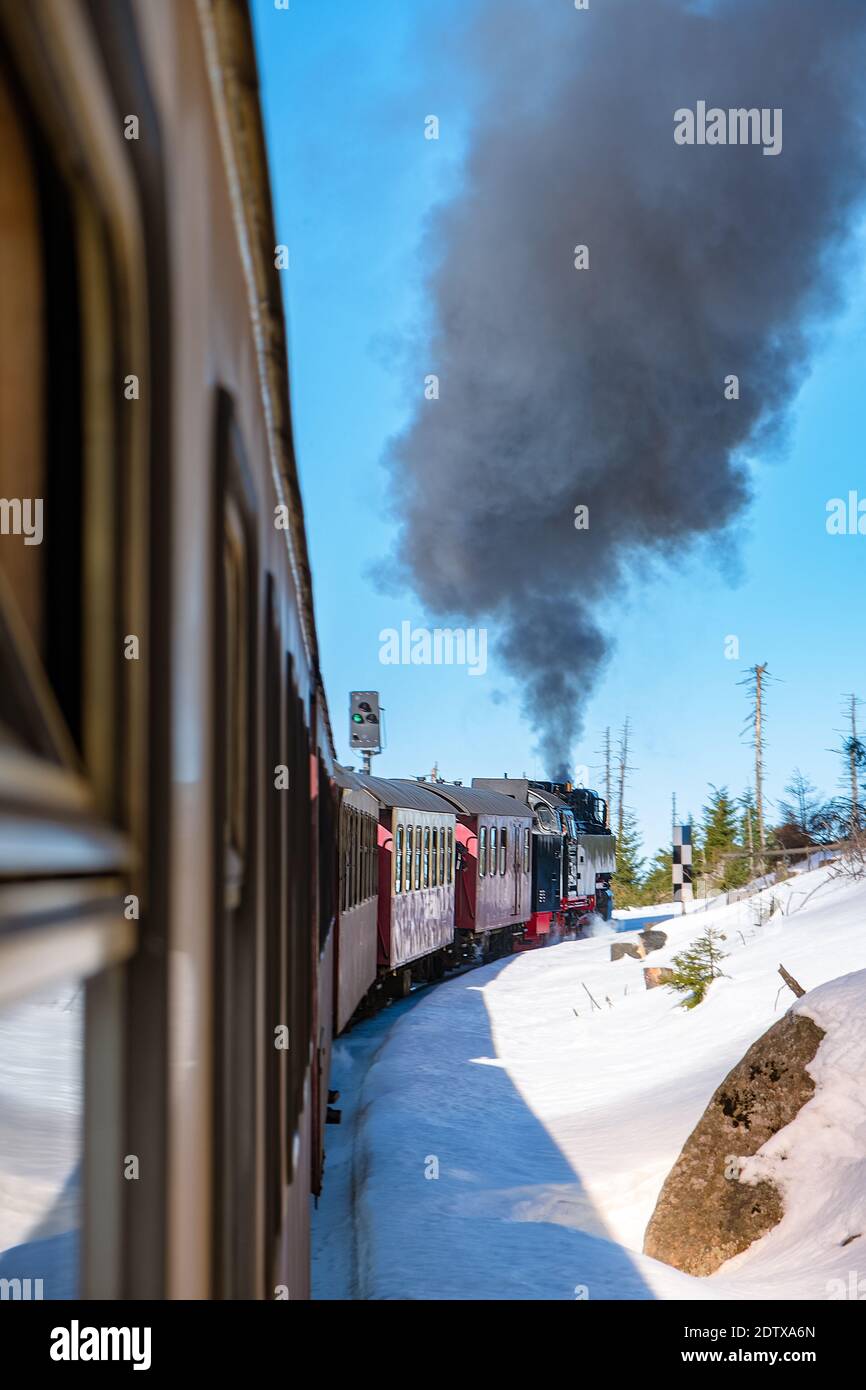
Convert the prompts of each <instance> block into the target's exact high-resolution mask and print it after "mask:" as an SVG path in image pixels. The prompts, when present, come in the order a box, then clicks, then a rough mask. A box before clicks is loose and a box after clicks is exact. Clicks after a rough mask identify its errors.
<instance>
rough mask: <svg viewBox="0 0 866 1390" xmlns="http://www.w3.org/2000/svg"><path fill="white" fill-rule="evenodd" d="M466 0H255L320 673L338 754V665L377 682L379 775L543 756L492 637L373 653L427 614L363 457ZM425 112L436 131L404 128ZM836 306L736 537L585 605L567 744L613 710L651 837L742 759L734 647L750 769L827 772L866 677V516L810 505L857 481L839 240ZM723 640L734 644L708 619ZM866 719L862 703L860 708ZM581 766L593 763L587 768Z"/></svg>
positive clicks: (406, 280)
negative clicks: (386, 583) (755, 692)
mask: <svg viewBox="0 0 866 1390" xmlns="http://www.w3.org/2000/svg"><path fill="white" fill-rule="evenodd" d="M473 3H474V0H437V3H436V4H435V5H428V4H424V3H421V2H420V0H419V3H417V4H416V3H407V0H362V3H356V0H291V8H290V9H289V10H288V11H284V10H277V9H276V8H275V6H274V3H273V0H254V4H253V13H254V20H255V24H256V37H257V43H258V48H259V62H260V69H261V74H260V75H261V83H262V91H263V103H264V113H265V127H266V135H267V140H268V147H269V158H270V164H271V178H272V184H273V192H274V203H275V216H276V222H277V235H278V240H279V241H280V242H284V243H286V244H287V245H288V246H289V248H290V254H291V269H290V270H289V271H288V272H285V273H284V275H283V284H284V293H285V302H286V311H287V316H288V321H289V337H290V354H291V390H292V402H293V412H294V425H295V436H296V448H297V455H298V463H299V469H300V476H301V485H302V489H303V495H304V504H305V509H306V521H307V531H308V537H309V544H310V550H311V556H312V564H313V578H314V588H315V597H316V610H317V620H318V627H319V639H320V646H321V651H322V664H323V672H324V679H325V685H326V689H327V693H328V698H329V703H330V706H331V714H332V719H333V722H334V726H335V732H336V736H337V743H338V753H339V755H340V756H341V757H342V758H343V759H344V761H347V762H352V757H351V755H350V752H349V749H348V742H347V707H348V692H349V690H350V689H378V690H380V691H381V697H382V703H383V705H384V706H385V707H386V711H387V713H386V727H387V736H388V748H387V750H386V752H385V753H383V754H382V756H381V757H379V758H378V759H377V760H376V765H375V770H376V771H377V772H379V773H380V774H381V775H383V776H388V775H393V776H397V775H400V776H411V775H414V774H416V773H421V772H427V771H429V770H430V768H431V767H432V765H433V763H434V762H438V764H439V768H440V771H441V772H442V773H443V775H445V776H447V777H449V778H462V779H463V780H465V781H468V780H469V779H471V777H472V776H473V775H501V774H502V773H504V772H508V773H510V774H512V775H520V774H521V773H523V772H524V771H525V772H527V773H528V774H529V775H539V776H540V775H543V769H542V767H541V764H540V763H539V762H538V760H537V758H536V756H535V754H534V752H533V745H534V737H533V733H532V730H531V729H530V728H529V726H528V724H527V723H526V721H525V720H524V719H523V718H522V717H521V714H520V707H519V706H520V701H519V692H518V691H517V690H516V689H515V686H514V683H513V681H512V680H511V679H510V677H509V676H508V673H507V672H506V671H505V669H504V668H503V667H502V665H501V663H499V662H498V661H497V658H496V656H495V653H493V652H492V651H491V653H490V655H489V658H488V671H487V674H486V675H485V676H483V677H477V678H475V677H470V676H469V675H468V673H467V672H466V671H465V670H464V669H459V668H454V667H452V668H448V667H432V666H430V667H424V666H383V665H381V664H380V662H379V648H380V643H379V632H380V630H381V629H384V628H399V626H400V624H401V622H403V621H404V620H407V619H408V620H410V621H412V622H413V624H416V625H421V624H425V623H426V624H427V625H429V626H434V625H435V622H436V617H435V615H429V614H425V612H424V611H423V609H422V607H421V605H420V604H419V603H418V601H417V600H416V599H414V597H413V596H412V595H410V594H383V593H382V592H381V591H380V590H379V589H378V588H377V587H376V584H375V582H374V580H373V579H372V577H371V573H370V571H371V568H372V567H373V566H374V565H375V564H376V562H377V561H379V560H380V559H382V558H383V557H384V556H386V555H387V554H388V552H389V549H390V545H391V540H392V533H393V522H392V520H391V518H390V516H389V514H388V510H387V503H388V496H387V484H388V480H387V476H386V474H385V471H384V469H383V468H382V464H381V460H382V455H383V452H384V449H385V446H386V443H387V441H388V439H389V437H390V436H391V435H393V434H394V432H395V431H396V430H398V429H399V427H400V426H401V424H402V423H403V422H404V421H405V420H406V418H407V416H408V413H409V410H410V408H411V405H412V402H410V401H409V400H407V398H406V397H405V394H404V390H403V374H402V372H401V371H400V370H399V369H398V353H399V345H400V342H401V335H403V334H405V333H406V332H407V331H408V330H410V329H412V328H414V327H415V326H416V325H417V324H418V323H419V322H421V323H422V324H423V322H424V315H425V303H424V298H423V285H422V278H423V271H424V266H423V263H422V261H421V258H420V254H419V244H420V241H421V237H422V233H423V230H424V226H425V219H426V217H427V215H428V214H429V212H430V210H431V209H432V207H433V206H434V205H435V204H436V203H437V202H438V201H440V200H442V199H445V198H447V197H449V195H451V194H453V192H454V190H455V189H456V188H457V187H458V185H459V180H460V170H461V157H462V154H463V151H464V149H465V144H466V140H467V131H468V129H469V126H470V120H471V104H472V94H473V90H474V88H475V87H476V86H477V84H478V83H479V82H480V81H481V80H483V73H472V72H471V71H466V70H465V69H464V68H463V67H462V66H461V62H460V56H461V55H460V44H459V32H460V24H461V22H462V21H463V20H465V18H466V16H467V15H468V14H469V13H470V12H471V10H472V8H473ZM430 113H435V114H437V115H438V116H439V118H440V121H441V123H442V132H441V138H440V139H439V141H425V140H424V138H423V128H424V118H425V116H426V115H428V114H430ZM847 289H848V295H847V305H846V308H845V309H844V311H843V312H842V313H841V315H840V316H839V317H838V318H837V319H836V320H835V321H834V322H833V323H832V324H831V325H830V326H829V328H828V329H827V330H825V332H824V334H823V336H822V339H821V341H820V343H816V347H815V352H814V354H813V359H812V364H811V373H810V375H809V376H808V377H807V378H805V379H804V382H803V385H802V389H801V391H800V394H799V397H798V399H797V402H796V404H795V407H794V411H793V414H792V428H791V431H790V433H789V437H788V440H787V444H786V447H785V449H784V451H781V452H779V453H777V455H776V456H775V457H773V458H771V459H764V458H760V459H755V460H754V461H753V485H754V492H755V499H754V503H753V505H752V506H751V508H750V509H749V510H748V512H747V513H746V514H745V515H744V516H743V518H742V519H741V521H740V523H739V527H738V529H737V531H735V533H734V539H735V542H736V553H735V554H734V555H731V554H729V553H728V552H727V550H726V549H725V548H724V547H723V546H721V545H720V544H716V543H711V544H710V545H708V546H707V547H706V548H705V549H704V550H703V551H701V552H699V553H692V554H690V555H687V556H683V555H680V554H677V553H676V551H675V550H674V551H673V553H672V554H671V556H670V564H669V565H668V566H665V567H664V568H662V567H656V568H655V569H654V570H653V571H650V570H648V569H647V568H646V562H644V561H641V562H640V564H639V565H637V566H636V569H635V572H634V573H633V575H632V578H631V582H630V584H629V586H628V589H627V590H626V591H625V592H624V593H619V594H617V595H616V596H615V597H613V598H612V600H611V602H610V604H609V605H608V608H607V611H606V612H605V613H604V614H603V618H604V621H605V623H606V625H607V626H608V628H609V630H610V631H611V632H613V633H615V634H616V650H615V652H614V655H613V657H612V659H611V661H610V662H609V664H608V667H607V669H606V671H605V672H604V674H603V675H602V678H601V679H600V680H599V681H598V683H597V685H596V687H595V690H594V692H593V694H592V697H591V699H590V702H589V706H588V711H587V719H586V733H585V737H584V739H583V740H582V742H581V744H580V745H579V746H578V747H577V748H575V749H574V750H573V758H572V762H573V764H574V765H576V766H577V765H581V764H583V765H587V766H588V767H590V768H594V767H596V766H597V765H598V763H599V761H600V759H599V753H598V750H600V748H601V746H602V738H603V731H604V728H605V726H606V725H608V724H609V725H611V726H612V728H613V730H614V731H615V732H616V731H617V730H618V729H619V727H620V725H621V724H622V721H623V719H624V718H625V716H626V715H628V716H629V717H630V720H631V725H632V730H633V736H632V761H633V763H634V765H635V771H634V773H633V775H632V777H631V781H630V787H629V791H628V794H627V801H628V803H629V804H630V805H631V806H632V807H633V809H634V810H635V811H636V813H637V815H638V818H639V821H640V825H641V830H642V833H643V836H644V845H645V850H646V851H647V853H651V852H653V851H654V850H655V848H656V847H657V846H658V845H660V844H662V843H667V842H668V841H669V824H670V798H671V793H672V792H676V794H677V799H678V804H679V807H680V809H681V811H682V812H683V813H685V812H687V811H688V810H692V811H693V812H694V813H695V814H697V813H698V812H699V811H700V808H701V806H702V805H703V803H704V801H705V799H706V795H707V789H708V785H709V784H710V783H715V784H717V785H722V784H727V785H728V786H729V787H730V789H731V790H732V791H733V792H734V793H736V794H739V793H740V792H741V791H743V790H744V789H745V788H746V786H747V785H749V783H750V782H751V778H752V773H751V758H752V754H751V750H750V749H749V747H748V746H747V744H746V743H745V741H743V740H742V738H741V729H742V726H743V723H744V720H745V718H746V714H747V708H748V699H747V695H746V692H745V691H744V689H743V688H742V687H740V686H739V685H738V682H739V681H741V680H742V679H743V676H744V672H745V669H746V668H747V667H748V666H750V665H753V664H754V663H755V662H764V661H766V662H768V663H769V666H770V670H771V672H772V674H773V675H774V676H775V677H776V678H777V679H776V680H775V681H774V682H772V683H771V684H770V686H769V689H768V728H767V732H768V747H767V754H766V763H767V790H768V794H769V796H770V797H771V798H772V799H775V798H778V797H779V796H780V795H782V789H783V787H784V784H785V782H786V781H787V780H788V777H789V775H790V772H791V770H792V768H793V767H794V766H797V765H798V766H800V767H801V768H802V769H803V771H804V772H806V773H807V774H808V775H809V776H810V777H811V779H812V780H813V781H814V782H816V783H817V784H818V786H819V788H820V789H822V790H824V791H827V792H832V791H833V790H835V788H836V784H837V780H838V773H839V760H838V758H836V757H834V755H833V753H832V752H831V751H830V750H831V749H832V748H833V746H834V745H835V744H837V743H838V736H837V734H836V733H835V731H836V730H838V729H839V728H840V727H841V723H842V715H841V707H842V697H843V695H844V694H845V693H846V692H848V691H852V690H853V691H857V692H858V693H859V694H861V695H863V696H864V697H866V644H864V641H863V621H862V605H863V595H864V577H866V536H830V535H828V534H827V531H826V527H825V520H826V504H827V501H828V499H829V498H831V497H837V496H841V497H846V496H847V494H848V492H849V490H851V489H858V490H859V493H860V496H861V497H864V496H866V467H864V448H863V440H864V435H866V429H864V426H866V391H864V389H863V382H864V380H866V271H864V258H863V257H861V258H860V259H859V261H856V260H855V264H854V268H853V270H852V274H851V279H850V283H849V285H848V287H847ZM729 635H735V636H736V637H737V638H738V639H739V644H740V655H739V659H738V660H728V659H726V657H725V639H726V637H728V636H729ZM864 723H866V710H864ZM590 781H591V782H593V783H594V784H596V785H598V784H599V783H600V774H594V773H592V774H591V776H590Z"/></svg>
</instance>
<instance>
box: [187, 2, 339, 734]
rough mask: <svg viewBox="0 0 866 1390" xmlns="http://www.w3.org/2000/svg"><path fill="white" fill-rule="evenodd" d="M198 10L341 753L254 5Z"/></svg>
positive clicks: (306, 636)
mask: <svg viewBox="0 0 866 1390" xmlns="http://www.w3.org/2000/svg"><path fill="white" fill-rule="evenodd" d="M198 15H199V24H200V27H201V32H202V39H203V44H204V49H205V56H206V58H207V61H208V76H209V79H210V88H211V97H212V100H213V102H214V106H215V109H216V112H217V129H218V131H219V133H220V143H221V154H222V163H223V167H224V170H225V175H226V178H227V181H228V188H229V197H230V199H231V203H232V212H233V214H234V222H235V229H234V230H235V235H236V237H237V239H238V243H239V246H240V254H241V259H242V262H243V265H244V269H245V275H246V279H247V304H248V312H249V315H250V320H251V322H252V325H253V336H254V340H255V341H256V347H257V351H258V359H257V367H258V374H259V383H258V384H259V389H260V391H261V394H262V397H263V399H264V400H265V402H266V406H265V414H266V419H267V424H268V428H267V439H268V451H269V454H270V464H271V471H272V474H273V476H274V480H275V483H277V490H278V494H279V500H280V502H281V503H285V504H286V506H287V508H288V521H289V526H288V529H287V530H285V531H284V533H283V534H284V536H285V541H286V546H287V549H288V552H289V564H290V567H291V571H292V576H293V579H294V582H295V585H296V587H297V590H298V597H299V610H300V613H299V616H300V625H301V632H302V635H303V641H304V646H305V649H306V653H307V656H308V659H309V662H310V668H311V674H312V676H313V679H314V680H315V682H316V687H317V690H318V692H319V694H320V696H321V703H322V714H323V718H324V723H325V727H326V729H327V733H328V739H329V742H330V753H331V756H332V757H334V756H335V744H334V735H333V729H332V726H331V718H330V714H329V712H328V704H327V700H326V699H325V693H324V686H323V683H322V676H321V671H320V666H319V645H318V637H317V634H316V620H315V613H314V606H313V581H312V574H311V565H310V555H309V550H308V547H307V533H306V527H305V523H304V506H303V501H302V499H301V485H300V480H299V477H298V468H297V461H296V457H295V443H294V432H293V429H292V410H291V401H290V394H289V382H290V372H289V351H288V330H287V327H286V316H285V310H284V305H283V287H282V281H281V274H280V271H279V270H277V268H276V264H275V258H274V246H275V245H276V243H277V240H278V238H277V235H276V229H275V218H274V209H273V200H272V197H271V180H270V164H269V156H268V147H267V143H266V140H265V131H264V121H263V117H262V108H261V98H260V91H259V77H258V65H257V60H256V50H255V41H254V38H253V25H252V17H251V15H250V13H249V9H248V7H247V5H245V4H244V5H238V4H234V3H227V0H220V3H211V4H209V5H201V6H199V7H198Z"/></svg>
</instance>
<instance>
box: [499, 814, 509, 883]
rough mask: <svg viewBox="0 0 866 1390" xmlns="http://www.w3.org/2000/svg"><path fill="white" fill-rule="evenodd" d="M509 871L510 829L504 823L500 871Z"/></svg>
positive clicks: (500, 843)
mask: <svg viewBox="0 0 866 1390" xmlns="http://www.w3.org/2000/svg"><path fill="white" fill-rule="evenodd" d="M507 871H508V831H507V830H506V829H505V826H504V825H503V827H502V830H501V831H500V835H499V872H500V873H501V874H504V873H507Z"/></svg>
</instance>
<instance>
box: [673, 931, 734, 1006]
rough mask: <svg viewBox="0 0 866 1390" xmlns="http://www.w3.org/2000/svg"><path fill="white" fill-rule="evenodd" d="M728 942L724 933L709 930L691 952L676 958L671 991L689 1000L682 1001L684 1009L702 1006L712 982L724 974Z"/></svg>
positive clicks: (691, 948) (692, 947)
mask: <svg viewBox="0 0 866 1390" xmlns="http://www.w3.org/2000/svg"><path fill="white" fill-rule="evenodd" d="M724 939H725V938H724V937H723V935H722V933H721V932H719V931H716V930H715V929H714V928H713V927H709V928H708V929H707V930H706V931H705V932H704V933H703V934H702V935H701V936H699V937H697V939H696V940H695V941H694V942H693V943H692V945H691V946H690V947H689V949H688V950H687V951H681V952H680V954H679V955H678V956H674V958H673V962H672V964H673V971H674V973H673V977H672V978H671V979H670V980H669V981H668V983H667V988H668V989H672V990H674V991H675V992H676V993H677V994H684V995H685V996H686V997H685V999H683V1001H682V1006H683V1008H684V1009H693V1008H695V1006H696V1005H697V1004H700V1002H701V1000H702V999H703V998H704V995H705V994H706V992H707V989H708V988H709V986H710V984H711V983H712V981H713V980H715V979H717V978H718V976H719V975H721V974H723V973H724V972H723V971H722V968H721V962H722V961H723V960H724V959H725V957H726V954H727V953H726V952H725V951H723V950H722V948H721V943H722V941H724Z"/></svg>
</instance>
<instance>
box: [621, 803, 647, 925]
mask: <svg viewBox="0 0 866 1390" xmlns="http://www.w3.org/2000/svg"><path fill="white" fill-rule="evenodd" d="M643 865H644V861H643V858H642V856H641V836H640V831H639V830H638V826H637V819H636V817H635V815H634V813H633V812H632V811H628V810H626V811H624V813H623V818H622V832H621V834H619V835H618V836H617V840H616V878H615V879H614V896H615V898H616V903H617V906H618V907H637V906H638V904H640V903H641V902H643V901H644V899H643V897H642V894H641V871H642V869H643Z"/></svg>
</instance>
